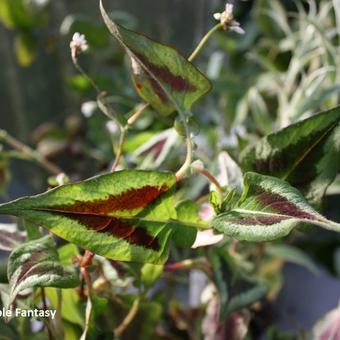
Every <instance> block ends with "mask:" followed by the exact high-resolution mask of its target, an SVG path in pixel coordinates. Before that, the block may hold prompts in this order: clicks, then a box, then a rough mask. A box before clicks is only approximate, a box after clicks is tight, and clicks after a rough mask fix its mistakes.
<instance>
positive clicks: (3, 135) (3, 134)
mask: <svg viewBox="0 0 340 340" xmlns="http://www.w3.org/2000/svg"><path fill="white" fill-rule="evenodd" d="M0 140H2V141H4V142H5V143H7V144H8V145H9V146H11V147H12V148H13V149H15V150H17V151H19V152H21V153H22V154H25V155H27V156H28V158H29V159H31V160H34V161H35V162H37V163H38V164H39V165H41V166H42V167H43V168H44V169H45V170H47V171H48V172H49V173H50V174H51V175H54V176H56V175H59V174H60V173H62V172H63V170H62V169H61V168H59V167H58V166H57V165H55V164H54V163H52V162H51V161H49V160H48V159H46V158H45V157H44V156H42V155H41V154H40V153H39V152H38V151H37V150H34V149H32V148H30V147H29V146H28V145H26V144H24V143H22V142H20V141H19V140H18V139H16V138H14V137H13V136H11V135H10V134H9V133H8V132H7V131H5V130H0Z"/></svg>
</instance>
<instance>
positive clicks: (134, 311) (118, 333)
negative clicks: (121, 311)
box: [113, 297, 140, 337]
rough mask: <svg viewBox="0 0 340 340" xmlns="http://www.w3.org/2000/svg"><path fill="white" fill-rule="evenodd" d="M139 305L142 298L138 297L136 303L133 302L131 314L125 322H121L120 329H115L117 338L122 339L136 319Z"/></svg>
mask: <svg viewBox="0 0 340 340" xmlns="http://www.w3.org/2000/svg"><path fill="white" fill-rule="evenodd" d="M139 304H140V298H139V297H138V298H136V300H135V301H133V304H132V307H131V309H130V311H129V313H128V314H127V315H126V317H125V318H124V320H123V321H122V322H121V324H120V325H119V326H118V327H116V328H115V329H114V331H113V332H114V335H115V337H120V336H121V335H122V334H123V333H124V332H125V330H126V329H127V327H128V326H129V325H130V323H131V322H132V321H133V319H134V318H135V316H136V314H137V312H138V308H139Z"/></svg>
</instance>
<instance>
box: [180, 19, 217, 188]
mask: <svg viewBox="0 0 340 340" xmlns="http://www.w3.org/2000/svg"><path fill="white" fill-rule="evenodd" d="M222 27H223V25H222V24H221V23H219V24H217V25H215V26H214V27H213V28H212V29H211V30H210V31H209V32H207V33H206V34H205V36H204V37H203V38H202V40H201V41H200V42H199V44H198V45H197V47H196V48H195V50H194V51H193V52H192V53H191V55H190V56H189V58H188V61H190V62H192V61H193V60H194V59H195V58H196V57H197V55H198V54H199V53H200V51H201V50H202V48H203V47H204V45H205V44H206V43H207V41H208V40H209V38H210V37H211V36H212V35H213V34H214V33H215V32H216V31H218V30H219V29H221V28H222ZM179 113H180V112H179ZM181 115H182V114H181ZM181 119H182V123H183V125H184V130H185V136H186V137H185V138H186V145H187V155H186V158H185V161H184V163H183V165H182V166H181V168H180V169H179V170H178V171H177V173H176V179H177V181H180V180H181V179H182V178H183V177H184V176H185V174H186V173H187V171H188V169H189V168H190V165H191V162H192V154H193V149H192V141H191V134H190V129H189V126H188V123H187V121H186V117H181Z"/></svg>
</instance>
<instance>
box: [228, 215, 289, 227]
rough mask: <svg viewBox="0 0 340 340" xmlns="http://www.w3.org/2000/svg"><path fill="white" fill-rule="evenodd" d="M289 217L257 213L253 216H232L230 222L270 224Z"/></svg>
mask: <svg viewBox="0 0 340 340" xmlns="http://www.w3.org/2000/svg"><path fill="white" fill-rule="evenodd" d="M287 219H289V217H285V216H265V215H256V216H253V217H239V218H232V219H231V220H230V222H234V223H237V224H241V225H264V226H270V225H273V224H276V223H280V222H282V221H284V220H287Z"/></svg>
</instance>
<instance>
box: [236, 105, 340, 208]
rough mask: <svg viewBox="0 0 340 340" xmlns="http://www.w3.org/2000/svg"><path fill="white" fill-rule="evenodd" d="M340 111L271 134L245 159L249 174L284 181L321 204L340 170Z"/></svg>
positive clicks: (252, 149) (255, 146) (243, 160)
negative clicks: (252, 173)
mask: <svg viewBox="0 0 340 340" xmlns="http://www.w3.org/2000/svg"><path fill="white" fill-rule="evenodd" d="M339 123H340V107H336V108H334V109H331V110H328V111H325V112H322V113H320V114H317V115H315V116H313V117H311V118H308V119H306V120H303V121H301V122H298V123H296V124H293V125H290V126H288V127H287V128H285V129H283V130H280V131H278V132H275V133H273V134H270V135H268V136H266V137H264V138H263V139H262V140H260V141H259V142H258V143H256V144H255V145H254V146H253V147H252V148H250V149H248V150H247V151H246V152H245V153H243V155H242V156H241V164H242V166H243V169H244V170H245V171H256V172H258V173H261V174H264V175H271V176H275V177H279V178H282V179H284V180H286V181H287V182H289V183H290V184H291V185H293V186H294V187H296V188H297V189H299V190H300V191H301V192H302V193H303V194H304V195H305V197H306V198H307V200H308V201H309V202H310V203H311V204H313V205H314V204H315V205H317V204H319V203H320V201H321V199H322V197H323V195H324V193H325V191H326V189H327V187H328V186H329V184H330V183H331V182H332V181H333V180H334V178H335V176H336V174H337V173H338V171H339V169H340V124H339Z"/></svg>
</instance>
